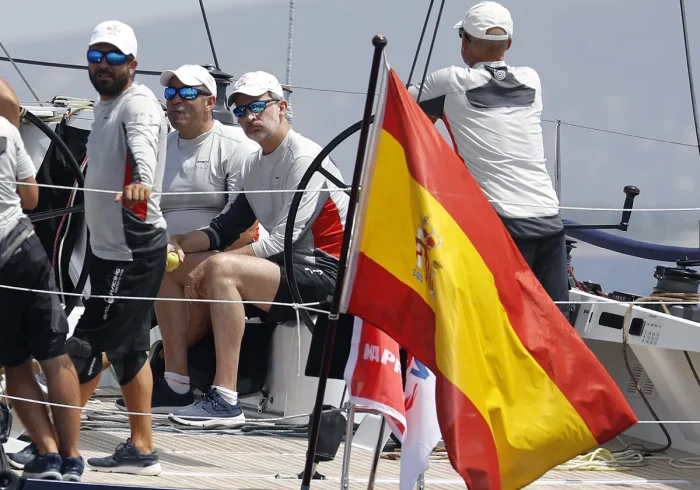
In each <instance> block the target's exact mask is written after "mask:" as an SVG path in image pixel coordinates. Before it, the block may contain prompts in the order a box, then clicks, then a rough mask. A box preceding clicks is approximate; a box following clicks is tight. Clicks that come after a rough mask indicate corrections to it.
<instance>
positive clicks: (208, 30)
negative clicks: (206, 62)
mask: <svg viewBox="0 0 700 490" xmlns="http://www.w3.org/2000/svg"><path fill="white" fill-rule="evenodd" d="M199 7H200V8H201V9H202V19H204V27H205V28H206V29H207V37H208V38H209V46H211V54H212V56H213V57H214V66H216V69H217V70H220V69H221V67H219V59H218V58H217V57H216V49H214V40H213V39H212V37H211V30H210V29H209V21H208V20H207V12H206V10H205V9H204V2H203V1H202V0H199Z"/></svg>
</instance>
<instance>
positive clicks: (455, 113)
mask: <svg viewBox="0 0 700 490" xmlns="http://www.w3.org/2000/svg"><path fill="white" fill-rule="evenodd" d="M454 29H456V30H457V31H458V33H459V37H460V44H461V54H462V59H463V60H464V62H465V63H466V65H467V66H464V67H462V66H459V67H458V66H451V67H449V68H444V69H441V70H438V71H436V72H435V73H432V74H430V75H428V77H427V78H426V80H425V85H424V86H423V90H422V92H420V93H419V91H420V83H417V84H415V85H413V86H411V87H409V92H410V93H411V95H412V96H413V97H414V98H417V99H418V100H419V102H420V105H421V107H422V108H423V110H424V111H425V112H426V114H427V115H428V116H429V117H430V118H431V119H432V120H433V121H436V120H437V119H442V121H443V122H444V123H445V125H446V126H447V129H448V131H449V133H450V136H451V137H452V141H453V144H454V146H455V151H456V152H457V153H458V154H459V156H460V157H461V158H462V160H463V161H464V163H465V165H466V166H467V168H468V169H469V170H470V172H471V174H472V176H473V177H474V179H475V180H476V182H477V183H478V184H479V185H480V187H481V189H482V190H483V192H484V193H485V194H486V196H487V198H488V199H489V200H490V201H492V205H493V207H494V208H495V210H496V212H497V213H498V215H499V216H500V217H501V220H502V221H503V223H504V225H505V227H506V229H507V230H508V232H509V233H510V235H511V237H512V238H513V240H514V241H515V243H516V245H517V246H518V248H519V249H520V252H521V253H522V255H523V257H524V258H525V260H526V261H527V263H528V264H529V266H530V268H531V269H532V270H533V272H534V273H535V275H536V276H537V278H538V279H539V281H540V282H541V283H542V286H543V287H544V288H545V290H547V292H548V293H549V295H550V296H551V298H552V299H553V300H554V301H567V300H568V289H569V286H568V269H567V265H566V242H565V238H564V227H563V223H562V220H561V218H560V216H559V209H558V208H559V200H558V198H557V195H556V192H555V191H554V186H553V185H552V180H551V178H550V176H549V174H548V173H547V168H546V166H545V157H544V145H543V141H542V127H541V120H540V116H541V113H542V86H541V83H540V78H539V76H538V75H537V72H536V71H535V70H533V69H532V68H529V67H513V66H509V65H507V64H506V62H505V61H504V59H505V53H506V51H508V49H510V47H511V45H512V43H513V19H512V18H511V15H510V12H509V11H508V9H506V8H505V7H503V6H502V5H500V4H498V3H496V2H479V3H477V4H476V5H474V6H473V7H472V8H470V9H469V11H467V13H466V15H465V16H464V18H463V19H462V21H460V22H458V23H457V24H456V25H455V26H454ZM559 306H560V309H561V310H562V312H563V313H564V314H565V315H566V316H567V318H568V307H567V306H565V305H561V304H560V305H559Z"/></svg>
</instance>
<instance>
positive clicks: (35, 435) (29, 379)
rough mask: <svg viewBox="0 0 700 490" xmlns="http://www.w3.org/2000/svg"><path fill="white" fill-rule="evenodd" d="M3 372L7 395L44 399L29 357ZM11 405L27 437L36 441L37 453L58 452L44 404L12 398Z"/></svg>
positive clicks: (54, 435)
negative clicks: (25, 430) (5, 379)
mask: <svg viewBox="0 0 700 490" xmlns="http://www.w3.org/2000/svg"><path fill="white" fill-rule="evenodd" d="M5 373H6V378H7V393H8V395H10V396H13V397H18V398H26V399H28V400H36V401H41V402H43V401H44V393H43V392H42V391H41V388H40V387H39V383H37V382H36V378H35V377H34V371H33V370H32V361H31V359H27V361H26V362H24V363H23V364H20V365H19V366H15V367H8V368H6V370H5ZM47 379H48V377H47ZM49 390H50V388H49ZM12 405H13V407H14V408H15V411H16V413H17V415H18V416H19V419H20V420H21V421H22V424H24V427H26V429H27V433H28V434H29V437H31V439H32V441H33V442H35V443H36V445H37V447H38V449H39V454H42V455H43V454H47V453H58V442H57V441H56V434H55V433H54V429H53V425H52V424H51V419H50V418H49V412H48V410H47V407H46V405H43V404H41V403H32V402H26V401H20V400H12Z"/></svg>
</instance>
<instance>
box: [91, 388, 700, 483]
mask: <svg viewBox="0 0 700 490" xmlns="http://www.w3.org/2000/svg"><path fill="white" fill-rule="evenodd" d="M113 395H114V390H112V389H105V390H99V391H98V397H99V400H100V401H99V402H98V403H91V404H90V405H89V406H90V407H91V408H104V409H105V410H109V411H112V410H114V404H113V400H114V396H113ZM83 418H84V420H85V422H86V424H85V427H84V430H83V431H82V432H81V442H80V446H81V450H82V453H83V456H84V457H86V458H88V457H93V456H103V455H106V454H109V453H111V452H112V451H113V450H114V448H115V447H116V445H117V444H119V443H120V442H122V441H124V440H125V438H126V437H128V431H127V430H125V429H124V428H114V429H110V428H107V426H109V425H113V424H111V423H110V422H103V426H104V427H105V430H104V431H102V430H100V431H96V430H90V429H87V426H88V425H90V426H92V425H94V422H88V421H87V418H86V416H85V415H84V416H83ZM117 419H121V420H122V421H124V422H125V421H126V418H125V417H123V416H117ZM154 426H155V445H156V447H157V449H158V450H159V451H160V454H161V465H162V467H163V473H162V474H161V475H159V476H157V477H139V476H132V475H121V474H107V473H97V472H93V471H90V470H86V472H85V475H84V477H83V481H84V482H91V483H107V484H115V485H125V486H148V487H159V488H192V489H195V488H197V489H200V488H201V489H263V488H264V489H277V488H279V489H298V488H300V486H301V480H299V479H298V478H297V475H298V474H299V473H301V471H302V470H303V468H304V460H305V455H306V447H307V439H306V435H305V434H303V435H301V437H289V436H287V437H282V436H279V435H246V434H242V433H240V432H238V433H236V434H231V435H221V434H216V433H215V432H212V433H210V434H204V435H202V434H201V433H200V434H191V433H190V434H188V433H187V432H186V431H187V430H188V429H187V428H184V429H183V431H182V432H172V429H174V428H176V427H178V426H175V425H171V424H170V423H168V422H167V421H164V420H163V419H157V420H154ZM123 427H125V426H123ZM166 431H167V432H166ZM624 442H625V443H629V442H633V441H632V440H630V439H626V440H625V441H624ZM610 449H619V442H617V441H615V442H613V443H612V444H611V445H610ZM351 454H352V460H351V464H350V485H349V488H351V489H357V488H366V487H367V477H368V476H369V470H370V465H371V458H372V453H371V452H369V451H363V450H361V449H358V448H356V447H353V449H352V452H351ZM665 456H670V457H673V458H676V460H677V459H680V458H683V457H689V456H692V455H690V454H687V453H682V452H680V451H675V450H671V451H669V452H667V453H666V454H665ZM433 457H434V460H433V461H432V462H431V468H430V470H429V471H428V472H427V473H426V485H425V488H426V490H433V489H435V490H438V489H445V490H447V489H453V488H465V485H464V483H463V481H462V480H461V479H460V478H459V476H458V475H457V474H456V473H455V471H454V470H453V469H452V467H451V465H450V463H449V461H448V459H447V457H446V454H445V453H444V451H442V452H441V451H439V450H438V451H436V452H435V453H434V455H433ZM342 459H343V445H342V444H341V446H340V449H339V450H338V454H337V456H336V459H335V460H334V461H332V462H328V463H321V464H320V465H319V467H318V471H319V472H320V473H321V474H323V475H325V476H326V478H327V479H326V480H314V481H312V483H311V487H312V488H318V489H339V488H341V482H340V477H341V468H342ZM399 465H400V462H399V459H398V458H391V457H390V456H389V455H388V453H385V454H384V455H383V457H382V459H381V461H380V463H379V467H378V471H377V480H376V484H375V488H376V489H378V490H379V489H396V488H398V477H399ZM538 487H547V488H562V489H564V488H567V489H571V488H581V489H617V488H625V489H630V488H635V489H686V488H688V489H690V488H700V468H698V469H677V468H674V467H672V466H670V465H669V464H668V462H666V461H649V462H648V464H647V466H645V467H641V468H633V469H631V470H629V471H552V472H550V473H548V474H547V475H545V476H544V477H543V478H541V479H540V480H539V481H537V482H535V483H533V484H532V485H530V486H529V487H528V488H538Z"/></svg>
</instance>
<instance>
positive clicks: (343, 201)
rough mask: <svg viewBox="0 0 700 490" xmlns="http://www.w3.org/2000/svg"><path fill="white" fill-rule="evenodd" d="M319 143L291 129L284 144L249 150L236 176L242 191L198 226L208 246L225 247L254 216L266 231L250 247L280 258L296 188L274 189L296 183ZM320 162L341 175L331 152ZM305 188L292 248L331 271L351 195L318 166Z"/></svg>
mask: <svg viewBox="0 0 700 490" xmlns="http://www.w3.org/2000/svg"><path fill="white" fill-rule="evenodd" d="M321 149H322V148H321V147H320V146H319V145H318V144H316V143H314V142H313V141H311V140H310V139H308V138H306V137H304V136H302V135H301V134H299V133H297V132H296V131H294V130H293V129H290V130H289V132H288V133H287V137H286V138H285V139H284V141H283V142H282V144H280V146H279V147H278V148H277V149H276V150H275V151H273V152H272V153H270V154H269V155H263V153H262V150H259V151H257V152H254V153H252V154H250V156H249V158H248V159H247V161H246V162H245V163H244V164H243V167H242V170H241V177H240V178H239V180H238V181H237V182H236V189H237V190H240V191H242V192H243V193H242V194H238V195H237V196H236V199H235V200H234V202H233V203H232V204H231V206H230V207H229V208H228V209H226V210H224V211H222V212H221V213H220V214H219V215H218V216H216V217H215V218H214V219H212V221H211V223H210V224H209V226H208V227H204V228H202V231H203V232H204V233H206V234H207V236H208V237H209V243H210V249H223V248H225V247H227V246H228V245H230V244H231V243H233V242H234V241H236V240H237V239H238V237H239V236H240V234H241V233H242V232H243V231H245V230H247V229H248V228H249V227H250V226H251V225H252V224H253V222H254V221H255V220H256V219H258V220H259V221H260V224H261V225H262V226H263V228H265V229H266V230H268V233H269V235H268V236H267V237H265V238H263V239H262V240H260V241H258V242H255V243H253V252H254V253H255V255H256V256H258V257H262V258H267V259H270V260H272V261H275V262H280V263H281V262H282V261H283V255H282V254H283V251H284V233H285V228H286V224H287V216H288V214H289V209H290V206H291V203H292V199H293V197H294V194H292V193H290V192H276V191H284V190H292V189H296V188H297V186H298V185H299V181H301V178H302V177H303V175H304V173H305V172H306V170H307V169H308V168H309V166H310V165H311V162H313V160H314V158H315V157H316V155H318V154H319V153H320V152H321ZM323 167H324V168H325V169H326V170H328V171H329V172H330V173H332V174H333V175H334V176H336V177H337V178H338V179H340V180H341V181H342V180H343V176H342V175H341V173H340V171H339V170H338V168H337V167H336V166H335V164H334V163H333V162H332V161H331V160H330V158H326V159H325V160H324V163H323ZM306 190H307V191H308V192H304V194H303V197H302V199H301V203H300V204H299V210H298V212H297V216H296V220H295V221H294V231H293V233H292V241H293V243H294V244H295V247H294V248H295V254H296V256H297V258H298V259H299V261H300V262H305V263H307V264H312V265H316V266H318V267H321V268H323V269H324V270H326V271H327V272H328V273H329V274H333V277H335V273H334V270H335V269H336V268H337V263H338V258H339V257H340V249H341V246H342V243H343V232H344V229H345V218H346V216H347V211H348V204H349V202H350V198H349V197H348V196H347V194H345V192H343V191H342V190H340V189H338V187H336V186H335V185H334V184H332V183H331V182H330V181H328V180H327V179H326V178H325V177H324V176H323V175H321V174H320V173H318V172H317V173H315V174H314V176H313V177H312V178H311V181H310V182H309V185H308V186H307V187H306ZM247 191H272V192H270V193H267V192H263V193H261V192H248V193H246V192H247Z"/></svg>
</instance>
